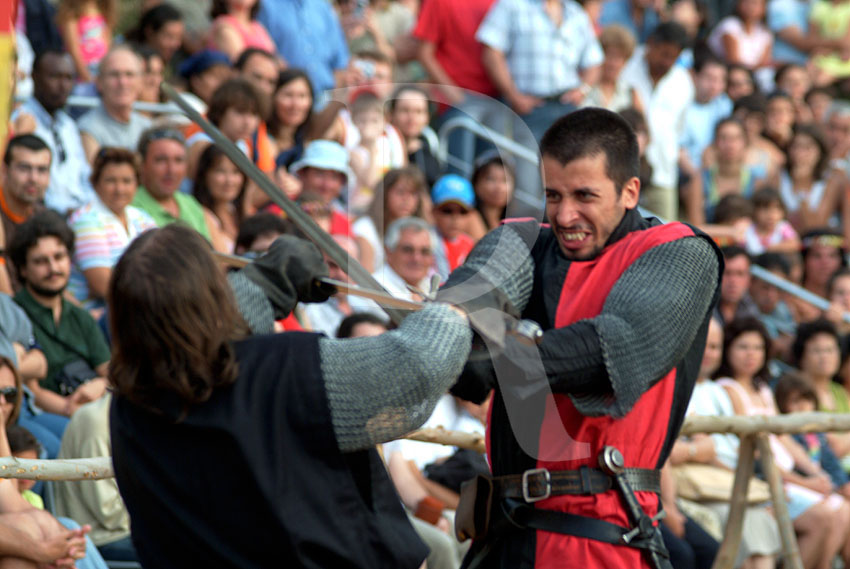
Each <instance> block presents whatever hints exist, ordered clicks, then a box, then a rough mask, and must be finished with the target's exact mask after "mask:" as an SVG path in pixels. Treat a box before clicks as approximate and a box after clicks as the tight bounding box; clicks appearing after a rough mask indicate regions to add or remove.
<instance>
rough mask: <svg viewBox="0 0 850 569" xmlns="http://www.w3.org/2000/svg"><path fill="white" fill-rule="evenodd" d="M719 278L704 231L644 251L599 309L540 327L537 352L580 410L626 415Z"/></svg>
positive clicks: (672, 356)
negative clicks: (563, 323)
mask: <svg viewBox="0 0 850 569" xmlns="http://www.w3.org/2000/svg"><path fill="white" fill-rule="evenodd" d="M718 280H719V260H718V258H717V255H716V253H715V252H714V249H713V248H712V247H711V245H710V244H709V243H708V242H707V241H706V240H704V239H702V238H698V237H692V238H691V237H689V238H685V239H678V240H676V241H672V242H669V243H665V244H663V245H658V246H657V247H654V248H652V249H650V250H649V251H647V252H646V253H644V254H643V255H642V256H641V257H640V258H638V259H637V260H636V261H635V262H634V263H632V265H631V266H630V267H629V268H628V269H627V270H626V271H625V272H624V273H623V274H622V276H620V278H619V279H618V280H617V282H616V283H615V284H614V286H613V288H612V289H611V292H610V293H609V294H608V297H607V299H606V301H605V305H604V307H603V309H602V312H601V313H600V314H599V315H598V316H596V317H595V318H592V319H590V320H582V321H579V322H576V323H575V324H572V325H570V326H567V327H565V328H557V329H553V330H549V331H547V332H546V333H545V334H544V336H543V342H542V344H541V345H540V353H541V356H542V357H543V367H544V369H545V370H546V375H547V377H548V378H549V383H550V385H551V386H552V389H553V391H555V392H560V393H570V394H571V395H572V396H573V399H574V402H575V404H576V408H577V409H578V410H579V411H580V412H582V413H584V414H586V415H603V414H605V415H612V416H615V417H620V416H623V415H625V414H626V413H627V412H628V411H629V410H630V409H631V408H632V406H633V405H634V403H635V402H636V401H637V400H638V399H639V398H640V396H641V395H642V394H643V393H644V392H645V391H646V390H647V389H649V387H651V386H652V385H653V384H654V383H655V382H656V381H658V380H659V379H660V378H661V377H663V376H664V374H666V373H667V372H668V371H669V370H670V369H672V368H673V367H674V366H675V365H676V364H677V363H678V362H679V361H681V359H682V358H683V357H684V355H685V353H686V352H687V351H688V348H690V346H691V344H692V343H693V341H694V339H695V337H696V334H697V331H698V330H699V328H700V326H701V325H702V323H703V320H704V319H705V315H706V314H707V313H708V311H709V309H710V307H711V303H712V300H713V298H714V293H715V290H716V288H717V283H718ZM589 385H592V386H593V388H592V389H588V386H589Z"/></svg>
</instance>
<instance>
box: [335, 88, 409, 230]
mask: <svg viewBox="0 0 850 569" xmlns="http://www.w3.org/2000/svg"><path fill="white" fill-rule="evenodd" d="M351 120H352V122H353V123H354V125H355V126H356V127H357V130H358V132H360V142H359V143H358V145H357V146H356V147H355V148H353V149H351V153H350V156H351V157H350V161H351V169H352V171H353V172H354V175H355V177H356V179H355V186H354V189H353V192H352V193H351V195H350V196H349V199H348V200H346V201H347V203H348V207H349V209H350V211H351V212H352V213H353V214H356V213H360V212H362V211H365V210H366V209H367V208H368V207H369V204H370V203H371V202H372V197H373V196H372V187H373V186H374V185H375V184H377V183H378V181H379V180H380V179H381V178H382V177H383V176H384V174H385V173H386V172H387V171H389V170H392V169H394V168H401V167H403V166H405V165H407V152H405V148H404V142H403V141H402V139H401V135H399V133H398V131H397V130H396V129H395V128H394V127H393V126H392V125H390V124H388V123H387V120H386V115H385V114H384V103H383V101H382V100H381V99H380V98H379V97H378V96H377V95H375V94H374V93H371V92H368V91H366V92H363V93H361V94H360V95H358V96H357V97H356V98H355V99H354V101H353V102H352V103H351Z"/></svg>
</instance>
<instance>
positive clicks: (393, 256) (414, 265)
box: [372, 217, 439, 300]
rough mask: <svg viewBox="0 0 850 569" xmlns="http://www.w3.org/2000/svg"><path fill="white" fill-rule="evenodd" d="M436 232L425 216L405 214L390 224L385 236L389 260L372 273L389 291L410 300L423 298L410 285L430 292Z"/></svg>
mask: <svg viewBox="0 0 850 569" xmlns="http://www.w3.org/2000/svg"><path fill="white" fill-rule="evenodd" d="M438 246H439V243H438V240H437V235H436V234H435V233H434V230H433V229H432V228H431V226H430V225H428V222H426V221H425V220H423V219H420V218H418V217H403V218H401V219H397V220H395V221H394V222H392V223H391V224H390V225H389V227H387V234H386V237H384V247H385V249H386V262H385V263H384V264H383V265H382V266H380V267H378V270H377V271H375V272H374V273H373V275H372V276H374V277H375V278H376V279H377V280H378V282H379V283H381V285H382V286H383V287H384V288H385V289H387V290H388V291H389V292H390V294H392V295H393V296H397V297H399V298H405V299H407V300H422V298H421V297H419V295H418V294H416V293H413V292H411V290H410V288H409V287H413V288H414V289H418V290H420V291H423V292H425V293H426V294H428V292H429V291H430V288H431V286H430V279H429V277H430V275H431V274H433V266H434V252H435V251H436V250H437V247H438Z"/></svg>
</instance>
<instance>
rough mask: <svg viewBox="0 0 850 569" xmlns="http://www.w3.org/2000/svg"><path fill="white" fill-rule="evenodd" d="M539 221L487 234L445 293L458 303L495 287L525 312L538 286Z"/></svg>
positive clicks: (499, 229)
mask: <svg viewBox="0 0 850 569" xmlns="http://www.w3.org/2000/svg"><path fill="white" fill-rule="evenodd" d="M539 227H540V226H539V224H537V222H517V223H506V224H504V225H501V226H499V227H497V228H496V229H494V230H493V231H491V232H489V233H488V234H487V235H485V236H484V237H483V238H482V239H481V240H480V241H479V242H478V244H477V245H476V246H475V248H474V249H473V250H472V251H471V252H470V253H469V256H468V257H467V259H466V261H465V262H464V264H463V265H462V266H460V267H459V268H457V269H456V270H455V271H454V272H452V274H451V276H450V277H449V280H448V281H447V282H446V284H445V285H443V288H442V289H441V292H442V293H443V294H444V295H446V294H447V296H444V297H441V298H446V299H447V300H450V301H452V302H454V303H461V302H466V301H467V300H469V299H471V298H476V297H481V296H483V295H485V294H486V293H487V291H489V290H492V289H493V288H494V287H495V288H497V289H499V290H500V291H501V292H502V293H503V294H504V295H505V296H506V297H507V299H508V300H509V301H510V303H511V305H512V306H513V307H514V308H516V309H517V310H518V311H520V312H522V310H523V309H524V308H525V306H526V305H527V304H528V299H529V297H530V295H531V288H532V286H533V285H534V261H533V259H532V257H531V247H532V244H533V243H534V240H535V239H536V237H537V233H538V231H539Z"/></svg>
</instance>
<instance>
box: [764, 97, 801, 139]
mask: <svg viewBox="0 0 850 569" xmlns="http://www.w3.org/2000/svg"><path fill="white" fill-rule="evenodd" d="M795 117H796V114H795V109H794V101H793V100H792V99H791V96H790V95H788V93H785V92H784V91H774V92H773V93H771V94H770V95H768V96H767V106H766V107H765V112H764V119H765V121H764V136H765V138H767V139H768V140H769V141H771V142H772V143H773V144H775V145H776V147H777V148H779V150H781V151H783V152H785V151H786V150H787V149H788V144H789V143H790V142H791V136H792V134H793V132H794V120H795Z"/></svg>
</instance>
